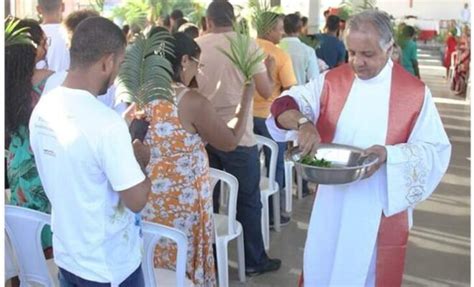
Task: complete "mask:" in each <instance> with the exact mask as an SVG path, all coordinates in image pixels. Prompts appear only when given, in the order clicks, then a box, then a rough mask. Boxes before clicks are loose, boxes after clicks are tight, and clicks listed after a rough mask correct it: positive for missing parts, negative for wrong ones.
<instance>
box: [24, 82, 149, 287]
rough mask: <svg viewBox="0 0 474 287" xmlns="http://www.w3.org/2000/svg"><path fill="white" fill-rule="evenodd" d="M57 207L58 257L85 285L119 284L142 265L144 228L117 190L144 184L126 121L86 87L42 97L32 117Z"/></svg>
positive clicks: (45, 179) (38, 154)
mask: <svg viewBox="0 0 474 287" xmlns="http://www.w3.org/2000/svg"><path fill="white" fill-rule="evenodd" d="M29 126H30V141H31V147H32V149H33V153H34V154H35V161H36V164H37V167H38V172H39V175H40V178H41V182H42V183H43V187H44V189H45V191H46V195H47V196H48V198H49V200H50V201H51V205H52V212H51V214H52V224H51V227H52V230H53V246H54V260H55V262H56V264H57V265H58V266H59V267H61V268H63V269H65V270H67V271H69V272H71V273H73V274H75V275H77V276H79V277H81V278H84V279H87V280H91V281H96V282H111V283H112V284H119V283H120V282H122V281H123V280H124V279H126V278H127V277H128V276H129V275H130V274H131V273H132V272H133V271H134V270H135V269H136V268H138V266H139V265H140V261H141V242H140V237H139V226H137V225H135V215H134V213H132V212H131V211H130V210H129V209H127V208H126V207H125V206H124V205H123V203H122V202H121V201H120V196H119V193H118V192H117V191H121V190H125V189H128V188H130V187H132V186H135V185H137V184H138V183H140V182H142V181H143V180H144V179H145V175H144V174H143V173H142V171H141V169H140V167H139V165H138V163H137V161H136V159H135V156H134V154H133V148H132V144H131V138H130V135H129V133H128V129H127V126H126V124H125V121H124V120H123V119H122V118H120V116H119V115H118V114H117V113H116V112H114V111H113V110H111V109H109V108H108V107H106V106H105V105H103V104H102V103H100V102H99V101H98V100H97V99H96V98H95V97H94V96H93V95H92V94H90V93H89V92H87V91H84V90H75V89H69V88H65V87H58V88H56V89H54V90H52V91H51V92H49V93H47V94H45V95H43V96H42V97H41V99H40V101H39V102H38V104H37V105H36V107H35V108H34V110H33V113H32V115H31V120H30V125H29Z"/></svg>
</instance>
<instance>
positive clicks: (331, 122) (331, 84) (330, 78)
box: [316, 64, 355, 143]
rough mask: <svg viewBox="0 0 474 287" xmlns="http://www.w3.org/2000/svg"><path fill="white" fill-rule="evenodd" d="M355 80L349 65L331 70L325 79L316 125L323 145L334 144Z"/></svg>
mask: <svg viewBox="0 0 474 287" xmlns="http://www.w3.org/2000/svg"><path fill="white" fill-rule="evenodd" d="M354 78H355V76H354V72H353V70H352V68H351V66H350V65H349V64H343V65H341V66H339V67H337V68H335V69H332V70H330V71H329V72H328V73H327V75H326V77H325V80H324V85H323V90H322V93H321V105H320V114H319V119H318V122H317V123H316V127H317V129H318V132H319V134H320V136H321V142H322V143H330V142H332V139H333V137H334V133H335V132H336V126H337V121H338V120H339V116H340V115H341V112H342V109H343V107H344V104H345V103H346V99H347V96H348V95H349V92H350V91H351V88H352V83H353V82H354Z"/></svg>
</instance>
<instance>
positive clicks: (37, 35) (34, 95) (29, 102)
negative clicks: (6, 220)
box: [5, 18, 53, 258]
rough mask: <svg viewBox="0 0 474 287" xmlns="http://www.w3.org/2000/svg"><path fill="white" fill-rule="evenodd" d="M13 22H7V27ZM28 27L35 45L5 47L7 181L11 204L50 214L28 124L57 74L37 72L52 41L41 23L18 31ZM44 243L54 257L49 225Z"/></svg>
mask: <svg viewBox="0 0 474 287" xmlns="http://www.w3.org/2000/svg"><path fill="white" fill-rule="evenodd" d="M12 21H18V20H17V19H14V18H11V19H8V20H7V23H6V25H8V23H11V22H12ZM24 27H26V28H27V29H26V31H27V32H28V34H29V38H30V39H31V43H29V44H13V45H7V46H6V47H5V141H6V142H5V147H6V148H7V149H8V151H7V156H6V159H7V178H8V182H9V184H10V189H11V198H10V202H9V203H10V204H13V205H18V206H23V207H27V208H31V209H35V210H38V211H42V212H46V213H50V211H51V206H50V203H49V200H48V198H47V197H46V194H45V192H44V190H43V186H42V184H41V180H40V178H39V175H38V171H37V169H36V164H35V161H34V157H33V152H32V151H31V149H30V141H29V131H28V122H29V120H30V116H31V112H32V110H33V107H34V106H35V105H36V103H37V102H38V100H39V97H40V96H41V93H42V90H43V87H44V84H45V82H46V80H47V79H48V77H49V76H51V74H52V73H53V72H52V71H49V70H44V69H41V70H39V69H36V68H35V65H36V63H38V62H39V61H41V60H42V59H44V58H45V55H46V50H47V43H48V40H47V38H46V36H45V34H44V32H43V30H42V29H41V27H40V25H39V24H38V22H36V21H34V20H21V21H19V23H18V24H17V25H16V27H15V30H16V31H18V30H19V29H21V28H24ZM41 243H42V246H43V249H44V250H45V256H46V258H50V257H52V248H51V246H52V239H51V230H50V228H49V226H46V227H45V228H43V231H42V234H41Z"/></svg>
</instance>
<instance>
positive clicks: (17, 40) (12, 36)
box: [5, 18, 36, 47]
mask: <svg viewBox="0 0 474 287" xmlns="http://www.w3.org/2000/svg"><path fill="white" fill-rule="evenodd" d="M19 23H20V19H13V18H7V19H5V47H9V46H13V45H22V44H23V45H33V46H36V45H35V44H34V42H33V41H32V40H31V38H30V33H29V32H28V30H29V28H28V27H23V28H19V29H17V26H18V24H19Z"/></svg>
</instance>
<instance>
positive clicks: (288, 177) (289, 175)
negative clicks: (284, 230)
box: [285, 159, 295, 213]
mask: <svg viewBox="0 0 474 287" xmlns="http://www.w3.org/2000/svg"><path fill="white" fill-rule="evenodd" d="M294 167H295V163H294V162H293V161H291V160H289V159H285V212H287V213H290V212H291V211H292V210H293V168H294Z"/></svg>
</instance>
